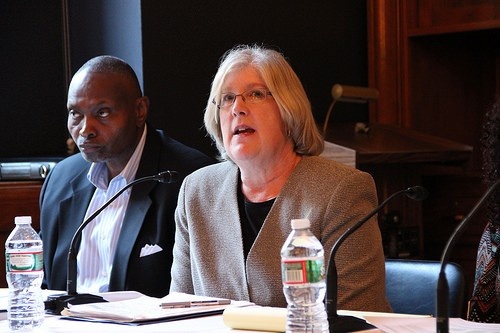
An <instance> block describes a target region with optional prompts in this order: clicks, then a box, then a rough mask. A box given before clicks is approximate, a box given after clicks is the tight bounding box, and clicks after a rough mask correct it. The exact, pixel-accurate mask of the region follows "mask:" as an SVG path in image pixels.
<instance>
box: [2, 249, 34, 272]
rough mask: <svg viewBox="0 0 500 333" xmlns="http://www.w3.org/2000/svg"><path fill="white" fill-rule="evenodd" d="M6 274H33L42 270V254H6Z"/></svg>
mask: <svg viewBox="0 0 500 333" xmlns="http://www.w3.org/2000/svg"><path fill="white" fill-rule="evenodd" d="M5 256H6V262H5V264H6V271H7V272H34V271H41V270H43V252H28V253H27V252H24V253H6V254H5Z"/></svg>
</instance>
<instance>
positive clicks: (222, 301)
mask: <svg viewBox="0 0 500 333" xmlns="http://www.w3.org/2000/svg"><path fill="white" fill-rule="evenodd" d="M228 304H231V300H230V299H210V300H203V301H188V302H164V303H161V304H160V307H161V308H162V309H175V308H191V307H195V306H209V305H228Z"/></svg>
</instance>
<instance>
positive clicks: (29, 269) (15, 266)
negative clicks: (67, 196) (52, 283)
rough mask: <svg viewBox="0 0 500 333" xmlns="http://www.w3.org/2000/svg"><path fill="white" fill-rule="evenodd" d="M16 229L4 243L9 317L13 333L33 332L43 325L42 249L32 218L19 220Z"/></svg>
mask: <svg viewBox="0 0 500 333" xmlns="http://www.w3.org/2000/svg"><path fill="white" fill-rule="evenodd" d="M15 224H16V227H15V228H14V230H13V231H12V232H11V234H10V235H9V237H8V238H7V241H6V242H5V259H6V260H5V262H6V272H7V284H8V286H9V300H8V307H7V310H8V315H7V318H8V320H9V328H10V329H11V330H12V331H21V330H24V331H26V330H33V329H35V328H37V327H39V326H41V325H42V323H43V319H44V315H45V306H44V303H43V298H42V289H41V285H42V279H43V246H42V240H41V239H40V236H39V235H38V234H37V233H36V231H35V230H34V229H33V228H32V227H31V216H17V217H16V218H15Z"/></svg>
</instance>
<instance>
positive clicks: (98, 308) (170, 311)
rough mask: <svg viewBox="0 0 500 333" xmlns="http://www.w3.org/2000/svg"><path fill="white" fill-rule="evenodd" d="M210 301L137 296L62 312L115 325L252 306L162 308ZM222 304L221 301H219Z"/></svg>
mask: <svg viewBox="0 0 500 333" xmlns="http://www.w3.org/2000/svg"><path fill="white" fill-rule="evenodd" d="M207 300H210V301H213V300H217V298H213V297H204V296H196V295H189V294H183V293H171V294H169V295H167V296H165V297H163V298H156V297H149V296H145V295H143V296H140V297H137V298H133V299H128V300H121V301H115V302H105V303H91V304H80V305H70V306H69V308H68V309H66V310H64V311H63V312H62V314H63V316H68V317H72V318H80V319H87V320H97V321H108V322H116V323H141V322H147V321H155V320H176V319H184V318H189V317H196V316H203V315H212V314H221V313H222V311H223V310H224V309H226V308H228V307H241V306H248V305H253V303H250V302H244V301H231V302H230V304H223V305H220V304H215V305H201V306H200V305H197V306H183V307H174V308H163V307H162V306H161V305H162V303H167V302H168V303H172V302H178V303H189V302H193V303H196V304H199V302H203V301H207ZM222 303H224V302H222Z"/></svg>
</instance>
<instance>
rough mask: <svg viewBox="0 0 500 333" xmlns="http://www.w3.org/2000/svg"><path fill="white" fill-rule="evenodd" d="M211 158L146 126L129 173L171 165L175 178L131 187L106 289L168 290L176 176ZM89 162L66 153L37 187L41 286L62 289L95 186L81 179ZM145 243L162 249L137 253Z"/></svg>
mask: <svg viewBox="0 0 500 333" xmlns="http://www.w3.org/2000/svg"><path fill="white" fill-rule="evenodd" d="M212 163H214V160H213V159H212V158H210V157H208V156H206V155H204V154H202V153H201V152H199V151H197V150H195V149H192V148H190V147H187V146H185V145H183V144H181V143H179V142H177V141H175V140H173V139H171V138H169V137H168V136H166V135H165V134H164V133H163V131H160V130H154V129H153V128H151V127H148V132H147V136H146V143H145V146H144V150H143V153H142V158H141V161H140V164H139V167H138V170H137V174H136V177H135V179H138V178H141V177H144V176H150V175H154V174H157V173H159V172H161V171H166V170H171V171H177V172H178V173H179V180H178V181H177V182H175V183H171V184H165V183H158V182H155V181H148V182H144V183H139V184H137V185H135V186H134V187H133V188H132V192H131V195H130V201H129V203H128V207H127V211H126V213H125V217H124V220H123V225H122V230H121V233H120V237H119V239H118V243H117V247H116V253H115V256H114V260H113V268H112V271H111V276H110V283H109V290H110V291H119V290H135V291H139V292H141V293H143V294H146V295H149V296H154V297H163V296H165V295H166V294H168V291H169V287H170V267H171V264H172V247H173V243H174V232H175V222H174V210H175V207H176V204H177V196H178V192H179V188H180V185H181V182H182V180H183V179H184V177H185V176H186V175H188V174H189V173H191V172H192V171H194V170H196V169H198V168H200V167H203V166H206V165H208V164H212ZM89 168H90V163H89V162H87V161H85V160H84V159H83V157H82V156H81V154H76V155H73V156H70V157H68V158H66V159H64V160H63V161H61V162H59V163H58V164H57V165H56V166H55V167H54V169H53V170H52V171H51V173H50V174H49V176H48V177H47V179H46V180H45V182H44V185H43V187H42V190H41V194H40V228H41V236H42V240H43V250H44V272H45V277H44V287H46V288H48V289H54V290H66V284H67V277H66V276H67V274H66V272H67V259H68V249H69V244H70V242H71V239H72V237H73V235H74V233H75V231H76V230H77V228H78V226H79V225H80V224H81V223H82V221H83V219H84V216H85V212H86V210H87V207H88V205H89V202H90V199H91V198H92V195H93V193H94V191H95V187H94V186H93V185H92V184H91V183H90V182H89V180H88V179H87V172H88V170H89ZM146 245H151V246H153V245H158V246H159V247H161V248H162V249H163V250H162V251H160V252H158V253H155V254H152V255H148V256H142V257H141V256H140V252H141V249H142V248H143V247H145V246H146ZM80 269H85V267H83V268H82V267H80Z"/></svg>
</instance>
